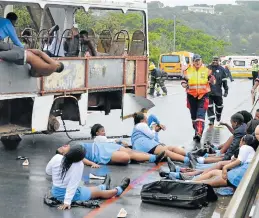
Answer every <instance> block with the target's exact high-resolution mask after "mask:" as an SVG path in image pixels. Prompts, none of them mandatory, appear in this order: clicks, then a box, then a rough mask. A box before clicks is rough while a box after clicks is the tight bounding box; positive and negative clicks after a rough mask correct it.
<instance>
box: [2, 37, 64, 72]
mask: <svg viewBox="0 0 259 218" xmlns="http://www.w3.org/2000/svg"><path fill="white" fill-rule="evenodd" d="M0 59H2V60H3V61H7V62H11V63H15V64H17V65H25V64H29V65H30V66H31V70H30V75H31V76H32V77H41V76H49V75H51V74H52V73H54V72H56V73H61V72H62V71H63V69H64V65H63V63H62V62H58V61H56V60H53V59H51V58H50V57H49V56H48V55H47V54H45V53H44V52H42V51H40V50H37V49H27V50H25V49H23V48H19V47H17V46H15V45H13V44H9V43H5V42H0Z"/></svg>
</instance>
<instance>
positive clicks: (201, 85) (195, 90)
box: [184, 66, 211, 99]
mask: <svg viewBox="0 0 259 218" xmlns="http://www.w3.org/2000/svg"><path fill="white" fill-rule="evenodd" d="M210 75H211V70H209V69H208V68H207V67H204V66H202V67H200V68H199V69H198V70H197V69H196V68H195V67H193V66H191V67H189V68H188V69H187V70H186V71H185V73H184V76H185V79H186V80H187V81H188V88H187V90H186V91H187V93H188V94H190V95H192V96H194V97H198V98H199V99H200V98H202V97H203V96H204V95H205V94H207V93H208V92H210V84H209V76H210Z"/></svg>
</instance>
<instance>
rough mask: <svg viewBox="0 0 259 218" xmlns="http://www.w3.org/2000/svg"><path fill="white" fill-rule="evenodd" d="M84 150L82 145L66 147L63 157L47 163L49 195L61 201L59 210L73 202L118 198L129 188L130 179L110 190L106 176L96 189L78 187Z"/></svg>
mask: <svg viewBox="0 0 259 218" xmlns="http://www.w3.org/2000/svg"><path fill="white" fill-rule="evenodd" d="M85 153H86V151H85V148H84V147H83V146H82V145H75V146H73V147H66V150H65V152H64V154H63V155H60V154H56V155H55V156H54V157H53V158H52V159H51V160H50V161H49V163H48V165H47V167H46V173H47V174H48V175H50V176H52V183H53V184H52V189H51V193H52V196H53V197H54V198H56V199H57V200H60V201H63V205H61V206H60V207H59V209H60V210H66V209H71V203H72V202H74V201H89V200H91V199H100V198H101V199H109V198H112V197H114V196H120V195H121V194H122V193H123V191H125V189H126V188H127V187H128V186H129V184H130V179H129V178H125V179H123V180H122V182H121V185H120V186H117V187H115V188H113V189H111V188H110V183H111V179H110V177H109V176H106V179H105V181H104V183H103V184H102V185H99V186H97V187H86V186H82V187H80V186H79V184H80V182H81V179H82V176H83V171H84V164H83V161H82V160H83V159H84V157H85Z"/></svg>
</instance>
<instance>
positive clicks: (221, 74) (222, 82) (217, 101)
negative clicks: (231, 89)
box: [207, 57, 228, 126]
mask: <svg viewBox="0 0 259 218" xmlns="http://www.w3.org/2000/svg"><path fill="white" fill-rule="evenodd" d="M209 69H210V70H211V71H212V75H213V76H214V77H215V79H216V84H210V89H211V92H210V93H209V108H208V111H207V113H208V119H209V121H210V123H209V125H211V126H213V125H214V121H215V119H216V120H217V122H220V120H221V114H222V111H223V97H222V96H224V97H227V95H228V82H227V73H226V70H225V69H224V68H223V67H222V66H220V65H219V58H218V57H214V58H213V61H212V64H211V65H210V66H209ZM222 87H223V88H224V94H223V93H222ZM214 105H215V110H216V115H215V113H214Z"/></svg>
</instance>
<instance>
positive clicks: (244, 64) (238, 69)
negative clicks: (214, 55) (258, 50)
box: [221, 56, 259, 78]
mask: <svg viewBox="0 0 259 218" xmlns="http://www.w3.org/2000/svg"><path fill="white" fill-rule="evenodd" d="M229 58H231V61H230V62H229V63H228V60H229ZM255 59H258V60H259V57H257V56H226V57H221V64H222V66H226V65H227V64H228V66H229V70H230V72H231V74H232V77H233V78H252V63H253V60H255Z"/></svg>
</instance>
